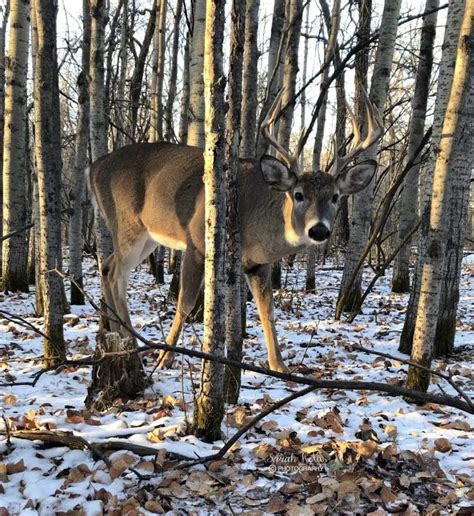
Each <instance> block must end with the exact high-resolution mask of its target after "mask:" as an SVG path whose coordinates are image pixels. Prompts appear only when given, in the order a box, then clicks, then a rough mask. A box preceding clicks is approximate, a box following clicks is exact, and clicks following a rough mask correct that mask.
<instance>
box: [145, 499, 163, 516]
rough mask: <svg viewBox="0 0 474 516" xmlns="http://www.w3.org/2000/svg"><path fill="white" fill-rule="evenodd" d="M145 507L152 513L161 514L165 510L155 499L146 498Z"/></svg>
mask: <svg viewBox="0 0 474 516" xmlns="http://www.w3.org/2000/svg"><path fill="white" fill-rule="evenodd" d="M145 509H146V510H147V511H150V512H153V513H154V514H163V513H164V512H165V510H164V509H163V506H162V505H161V503H160V502H158V501H157V500H148V502H145Z"/></svg>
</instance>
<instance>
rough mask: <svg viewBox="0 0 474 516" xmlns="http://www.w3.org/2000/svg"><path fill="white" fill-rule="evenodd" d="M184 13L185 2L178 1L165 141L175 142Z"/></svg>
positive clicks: (166, 112)
mask: <svg viewBox="0 0 474 516" xmlns="http://www.w3.org/2000/svg"><path fill="white" fill-rule="evenodd" d="M182 12H183V0H177V4H176V12H175V15H174V33H173V46H172V53H171V66H170V68H171V69H170V80H169V88H168V99H167V101H166V111H165V140H167V141H169V142H170V141H173V140H174V139H175V135H174V131H173V118H174V117H173V115H174V113H173V106H174V101H175V98H176V79H177V77H178V52H179V35H180V34H179V25H180V22H181V13H182Z"/></svg>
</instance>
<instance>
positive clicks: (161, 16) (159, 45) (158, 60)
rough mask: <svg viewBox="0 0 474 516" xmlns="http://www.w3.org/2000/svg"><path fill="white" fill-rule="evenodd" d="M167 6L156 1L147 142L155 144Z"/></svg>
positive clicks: (160, 108)
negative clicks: (148, 135)
mask: <svg viewBox="0 0 474 516" xmlns="http://www.w3.org/2000/svg"><path fill="white" fill-rule="evenodd" d="M158 4H159V5H158ZM167 6H168V2H167V0H156V24H155V37H154V49H153V72H152V73H153V80H152V87H151V121H150V137H149V141H151V142H157V141H160V140H162V139H163V78H164V77H163V76H164V71H165V50H166V48H165V47H166V14H167V10H168V9H167Z"/></svg>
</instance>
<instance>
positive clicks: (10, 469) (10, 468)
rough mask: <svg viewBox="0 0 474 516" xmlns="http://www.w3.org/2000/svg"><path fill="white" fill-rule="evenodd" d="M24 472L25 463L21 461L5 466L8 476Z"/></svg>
mask: <svg viewBox="0 0 474 516" xmlns="http://www.w3.org/2000/svg"><path fill="white" fill-rule="evenodd" d="M25 470H26V466H25V463H24V462H23V459H21V460H19V461H18V462H13V463H10V464H7V473H8V474H9V475H13V474H15V473H23V471H25Z"/></svg>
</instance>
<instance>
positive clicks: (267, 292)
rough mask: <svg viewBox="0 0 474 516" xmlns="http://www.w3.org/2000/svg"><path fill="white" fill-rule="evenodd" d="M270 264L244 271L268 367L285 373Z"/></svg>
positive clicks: (286, 370) (286, 369)
mask: <svg viewBox="0 0 474 516" xmlns="http://www.w3.org/2000/svg"><path fill="white" fill-rule="evenodd" d="M270 272H271V265H260V266H258V267H257V268H254V269H252V270H251V271H249V272H246V275H247V280H248V283H249V286H250V290H251V291H252V294H253V297H254V299H255V303H256V304H257V309H258V314H259V316H260V321H261V323H262V327H263V333H264V335H265V342H266V344H267V350H268V364H269V366H270V369H273V370H274V371H280V372H282V373H287V372H288V368H287V367H286V365H285V363H284V362H283V358H282V357H281V352H280V348H279V346H278V340H277V334H276V329H275V318H274V313H273V290H272V283H271V274H270Z"/></svg>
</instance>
